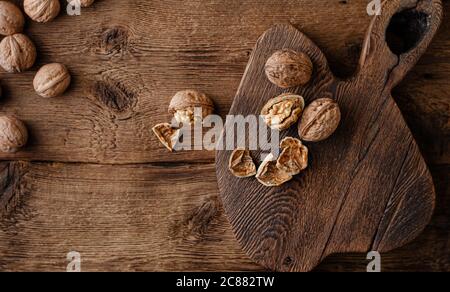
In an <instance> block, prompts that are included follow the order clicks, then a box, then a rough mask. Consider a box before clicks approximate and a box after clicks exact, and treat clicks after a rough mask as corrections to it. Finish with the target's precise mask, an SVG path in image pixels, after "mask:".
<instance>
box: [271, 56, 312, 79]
mask: <svg viewBox="0 0 450 292" xmlns="http://www.w3.org/2000/svg"><path fill="white" fill-rule="evenodd" d="M265 70H266V75H267V78H269V80H270V82H272V83H273V84H275V85H277V86H278V87H281V88H290V87H295V86H299V85H305V84H306V83H308V82H309V81H310V80H311V76H312V73H313V63H312V62H311V59H310V58H309V57H308V56H307V55H306V54H304V53H301V52H296V51H293V50H287V49H285V50H281V51H277V52H275V53H274V54H273V55H272V56H271V57H270V58H269V60H267V63H266V66H265Z"/></svg>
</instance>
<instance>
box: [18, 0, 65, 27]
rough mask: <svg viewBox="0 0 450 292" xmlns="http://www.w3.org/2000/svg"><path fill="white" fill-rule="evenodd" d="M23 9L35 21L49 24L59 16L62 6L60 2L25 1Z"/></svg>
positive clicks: (57, 0)
mask: <svg viewBox="0 0 450 292" xmlns="http://www.w3.org/2000/svg"><path fill="white" fill-rule="evenodd" d="M23 9H24V10H25V13H26V14H27V15H28V16H29V17H30V18H31V19H33V20H34V21H37V22H49V21H52V20H53V19H54V18H55V17H56V16H58V14H59V11H60V10H61V5H60V4H59V0H24V1H23Z"/></svg>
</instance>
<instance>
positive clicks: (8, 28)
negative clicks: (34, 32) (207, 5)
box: [0, 1, 25, 35]
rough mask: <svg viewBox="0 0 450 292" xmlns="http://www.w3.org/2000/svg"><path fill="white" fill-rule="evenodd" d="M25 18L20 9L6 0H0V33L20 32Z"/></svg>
mask: <svg viewBox="0 0 450 292" xmlns="http://www.w3.org/2000/svg"><path fill="white" fill-rule="evenodd" d="M24 25H25V18H24V17H23V14H22V11H20V9H19V8H18V7H17V6H16V5H14V4H12V3H10V2H6V1H0V34H1V35H12V34H15V33H19V32H22V30H23V26H24Z"/></svg>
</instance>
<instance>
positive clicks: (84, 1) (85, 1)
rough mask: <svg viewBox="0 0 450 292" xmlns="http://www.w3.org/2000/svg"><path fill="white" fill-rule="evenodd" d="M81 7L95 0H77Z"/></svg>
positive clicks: (89, 4)
mask: <svg viewBox="0 0 450 292" xmlns="http://www.w3.org/2000/svg"><path fill="white" fill-rule="evenodd" d="M79 1H80V4H81V7H89V6H91V5H92V4H93V3H94V1H95V0H79Z"/></svg>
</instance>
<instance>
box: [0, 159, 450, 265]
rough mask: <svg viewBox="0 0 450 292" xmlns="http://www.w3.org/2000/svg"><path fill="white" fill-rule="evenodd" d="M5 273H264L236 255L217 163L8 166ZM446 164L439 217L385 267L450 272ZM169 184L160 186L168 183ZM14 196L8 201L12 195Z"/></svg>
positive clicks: (2, 245) (4, 171) (1, 255)
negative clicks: (78, 260) (78, 259)
mask: <svg viewBox="0 0 450 292" xmlns="http://www.w3.org/2000/svg"><path fill="white" fill-rule="evenodd" d="M0 169H1V171H0V187H1V190H2V192H1V195H0V202H2V204H4V201H3V200H2V198H3V196H5V194H6V193H8V192H7V191H5V190H8V189H14V191H12V192H11V193H12V197H13V198H14V200H13V201H10V202H11V203H10V204H11V205H10V209H9V211H6V212H5V211H4V205H3V207H2V210H3V211H2V215H1V217H2V219H1V220H0V271H38V270H45V271H64V270H65V268H66V265H67V261H66V259H65V257H66V254H67V253H68V252H69V251H73V250H75V251H78V252H80V253H81V256H82V270H84V271H217V270H219V271H243V270H245V271H261V268H260V267H259V266H257V265H256V264H254V263H252V262H251V261H250V260H249V259H248V257H247V256H246V255H244V254H243V252H242V251H241V249H240V248H239V246H238V244H237V242H236V240H235V239H234V236H233V234H232V232H231V228H230V225H229V223H228V221H227V220H226V218H225V215H224V212H223V209H222V207H221V205H220V203H219V201H218V199H217V198H218V190H217V183H216V179H215V175H214V165H213V164H197V165H195V166H185V165H172V166H168V165H159V166H158V165H153V166H152V165H126V166H106V165H105V166H99V165H89V164H60V163H27V162H12V163H9V162H3V163H1V164H0ZM449 173H450V166H439V167H435V168H433V175H434V178H435V182H436V185H437V192H438V201H437V210H436V214H435V216H434V218H433V221H432V223H431V224H430V225H429V226H428V227H427V229H426V231H425V232H424V234H422V235H421V236H420V237H419V238H418V239H417V240H416V241H414V242H413V243H411V244H409V245H407V246H405V247H403V248H401V249H398V250H396V251H394V252H391V253H388V254H383V255H382V265H383V270H391V271H398V270H402V271H416V270H424V271H441V270H446V271H450V261H449V258H450V257H449V249H448V247H449V244H450V235H449V230H450V229H449V222H448V218H449V216H450V213H449V210H450V196H449V194H450V188H449ZM162 178H164V179H162ZM10 198H11V196H10ZM366 265H367V261H366V260H365V255H362V254H358V255H337V256H336V255H335V256H332V257H330V258H328V259H327V260H326V261H325V263H323V264H322V265H321V266H320V267H319V268H318V269H317V270H318V271H365V266H366Z"/></svg>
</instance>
